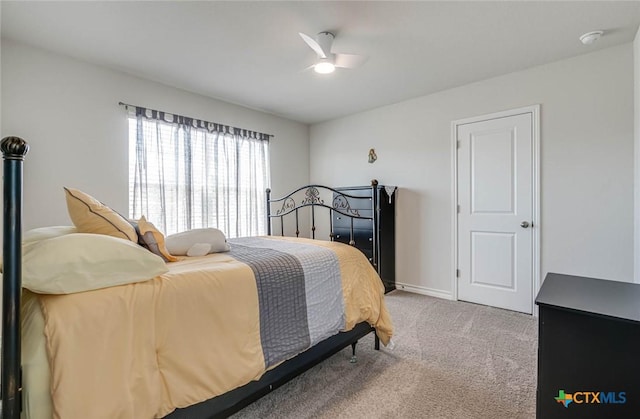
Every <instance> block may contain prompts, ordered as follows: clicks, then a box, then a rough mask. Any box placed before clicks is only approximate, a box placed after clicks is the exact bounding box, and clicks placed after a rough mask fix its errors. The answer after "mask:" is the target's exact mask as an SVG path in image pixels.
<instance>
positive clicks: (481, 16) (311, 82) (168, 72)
mask: <svg viewBox="0 0 640 419" xmlns="http://www.w3.org/2000/svg"><path fill="white" fill-rule="evenodd" d="M0 4H1V7H2V11H1V17H2V26H1V28H2V37H6V38H10V39H13V40H17V41H21V42H24V43H27V44H31V45H35V46H39V47H42V48H45V49H49V50H52V51H55V52H58V53H62V54H65V55H69V56H72V57H76V58H78V59H81V60H85V61H89V62H93V63H96V64H100V65H103V66H107V67H110V68H114V69H117V70H121V71H125V72H127V73H131V74H134V75H137V76H140V77H144V78H148V79H151V80H156V81H159V82H162V83H165V84H167V85H171V86H175V87H179V88H182V89H185V90H188V91H192V92H195V93H199V94H202V95H206V96H210V97H214V98H217V99H221V100H224V101H227V102H232V103H237V104H241V105H244V106H247V107H250V108H254V109H258V110H261V111H265V112H269V113H273V114H276V115H280V116H283V117H286V118H290V119H293V120H297V121H301V122H304V123H316V122H320V121H324V120H328V119H333V118H338V117H341V116H344V115H348V114H352V113H356V112H360V111H363V110H366V109H371V108H375V107H379V106H383V105H387V104H391V103H395V102H399V101H403V100H406V99H409V98H412V97H417V96H423V95H426V94H429V93H433V92H437V91H440V90H444V89H448V88H451V87H455V86H459V85H463V84H467V83H471V82H474V81H478V80H482V79H486V78H490V77H493V76H497V75H501V74H506V73H510V72H513V71H518V70H522V69H525V68H528V67H532V66H536V65H540V64H544V63H548V62H552V61H556V60H560V59H563V58H567V57H572V56H576V55H580V54H586V53H589V52H592V51H595V50H597V49H601V48H607V47H611V46H613V45H617V44H621V43H625V42H631V41H632V40H633V38H634V35H635V33H636V31H637V29H638V25H640V1H567V2H561V1H534V2H529V1H511V2H504V1H502V2H484V1H468V2H457V1H454V2H452V1H424V2H402V1H390V2H350V1H344V2H326V1H300V2H292V1H289V2H286V1H285V2H267V1H250V2H247V1H229V2H219V1H210V2H186V1H164V2H158V1H123V2H115V1H101V2H95V1H93V2H57V1H46V2H29V1H7V0H3V1H2V2H1V3H0ZM597 29H600V30H604V31H605V36H604V37H603V38H602V39H601V40H600V41H598V42H597V43H595V44H593V45H591V46H584V45H582V44H581V43H580V42H579V41H578V37H579V36H580V35H581V34H582V33H584V32H588V31H592V30H597ZM325 30H330V31H334V32H335V33H336V40H335V42H334V48H333V50H334V51H337V52H344V53H355V54H364V55H367V56H368V57H369V58H368V60H367V62H366V63H365V64H364V65H363V66H362V67H360V68H358V69H353V70H345V69H338V70H337V71H336V73H334V74H331V75H328V76H327V75H318V74H315V73H314V72H313V71H309V70H307V71H303V70H304V69H305V68H306V67H308V66H309V65H311V64H312V63H313V62H314V59H315V54H314V53H313V51H311V49H310V48H309V47H308V46H307V45H306V44H305V43H304V42H303V41H302V39H301V38H300V37H299V36H298V32H304V33H307V34H310V35H314V34H316V33H317V32H320V31H325ZM142 105H144V104H142Z"/></svg>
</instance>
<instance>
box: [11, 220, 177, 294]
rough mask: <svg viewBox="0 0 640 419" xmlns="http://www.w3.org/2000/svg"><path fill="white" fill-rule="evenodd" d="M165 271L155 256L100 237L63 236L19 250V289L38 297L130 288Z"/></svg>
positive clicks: (110, 238) (134, 246)
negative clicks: (120, 286) (115, 287)
mask: <svg viewBox="0 0 640 419" xmlns="http://www.w3.org/2000/svg"><path fill="white" fill-rule="evenodd" d="M167 271H168V269H167V265H166V264H165V263H164V261H163V260H162V259H161V258H160V257H159V256H156V255H154V254H153V253H151V252H149V251H147V250H146V249H144V248H142V247H140V246H138V245H137V244H135V243H132V242H131V241H129V240H124V239H118V238H115V237H110V236H107V235H102V234H83V233H74V234H67V235H64V236H60V237H55V238H52V239H47V240H42V241H40V242H33V243H31V244H29V245H27V246H25V247H24V248H23V257H22V286H23V287H25V288H27V289H29V290H31V291H33V292H37V293H41V294H71V293H75V292H83V291H90V290H95V289H99V288H107V287H113V286H116V285H123V284H132V283H135V282H142V281H147V280H149V279H152V278H155V277H156V276H158V275H161V274H163V273H165V272H167Z"/></svg>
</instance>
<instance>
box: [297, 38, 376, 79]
mask: <svg viewBox="0 0 640 419" xmlns="http://www.w3.org/2000/svg"><path fill="white" fill-rule="evenodd" d="M299 34H300V36H301V37H302V39H303V40H304V42H306V43H307V45H309V47H311V49H312V50H314V51H315V53H316V54H318V61H317V62H316V63H315V64H314V65H313V66H312V67H313V69H314V70H315V72H316V73H321V74H328V73H333V72H334V71H335V69H336V67H340V68H355V67H358V66H360V65H362V64H363V63H364V62H365V61H366V59H367V57H365V56H364V55H356V54H338V53H333V52H331V44H333V40H334V38H335V35H334V34H333V33H331V32H328V31H323V32H320V33H318V35H316V39H313V38H312V37H310V36H309V35H306V34H304V33H302V32H299Z"/></svg>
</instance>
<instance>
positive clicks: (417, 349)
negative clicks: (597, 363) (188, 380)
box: [233, 291, 537, 419]
mask: <svg viewBox="0 0 640 419" xmlns="http://www.w3.org/2000/svg"><path fill="white" fill-rule="evenodd" d="M387 305H388V307H389V310H390V312H391V315H392V319H393V322H394V327H395V337H394V341H395V343H396V346H395V348H394V349H393V350H388V349H386V348H384V349H383V350H381V351H379V352H378V351H374V350H373V337H372V336H367V337H366V338H365V339H363V340H362V341H361V342H360V343H359V344H358V350H357V355H358V362H357V363H356V364H350V363H349V358H350V355H351V349H350V348H348V349H345V350H343V351H341V352H339V353H338V354H336V355H334V356H333V357H331V358H329V359H328V360H326V361H324V362H323V363H321V364H320V365H318V366H316V367H314V368H312V369H311V370H309V371H307V372H306V373H304V374H302V375H301V376H299V377H297V378H296V379H294V380H293V381H291V382H289V383H287V384H285V385H284V386H282V387H280V388H279V389H277V390H275V391H274V392H272V393H270V394H269V395H267V396H265V397H264V398H262V399H260V400H258V401H257V402H256V403H254V404H252V405H250V406H248V407H246V408H245V409H243V410H242V411H240V412H239V413H237V414H236V415H234V416H233V417H234V418H237V419H239V418H291V419H293V418H295V419H298V418H448V419H449V418H450V419H465V418H474V419H475V418H487V419H501V418H504V419H516V418H533V417H535V396H536V351H537V320H536V319H535V318H533V317H532V316H528V315H524V314H519V313H515V312H511V311H506V310H500V309H496V308H491V307H486V306H480V305H475V304H469V303H463V302H453V301H446V300H441V299H437V298H431V297H425V296H421V295H416V294H410V293H406V292H402V291H394V292H392V293H391V294H388V295H387Z"/></svg>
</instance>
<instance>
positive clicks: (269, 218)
mask: <svg viewBox="0 0 640 419" xmlns="http://www.w3.org/2000/svg"><path fill="white" fill-rule="evenodd" d="M270 235H271V188H267V236H270Z"/></svg>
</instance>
